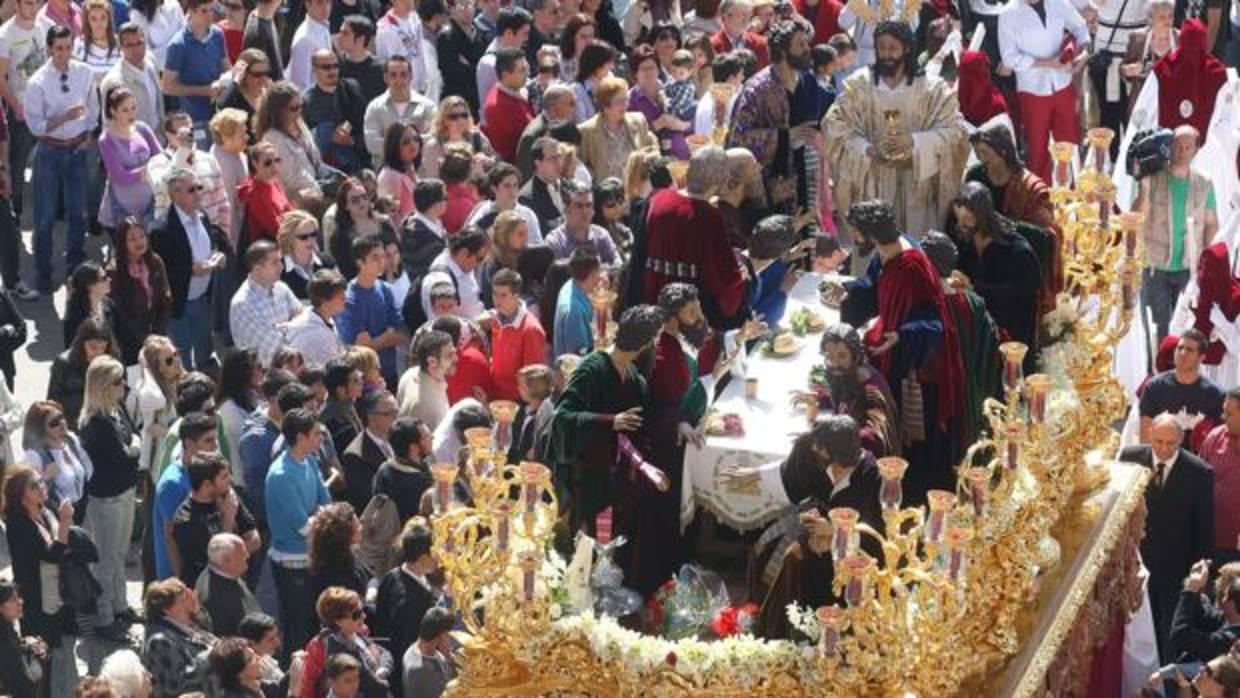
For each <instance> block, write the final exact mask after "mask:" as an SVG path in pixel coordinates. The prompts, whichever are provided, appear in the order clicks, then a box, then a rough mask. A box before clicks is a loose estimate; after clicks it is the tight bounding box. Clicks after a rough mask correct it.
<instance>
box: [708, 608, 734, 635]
mask: <svg viewBox="0 0 1240 698" xmlns="http://www.w3.org/2000/svg"><path fill="white" fill-rule="evenodd" d="M739 613H740V611H738V610H737V609H736V608H733V607H731V606H729V607H728V608H725V609H723V610H722V611H720V612H719V613H717V614H715V617H714V618H713V619H712V620H711V621H710V629H711V630H712V631H713V632H714V633H715V635H716V636H717V637H720V638H725V637H731V636H733V635H735V634H737V633H738V632H740V629H741V628H740V623H739V622H738V619H737V616H738V614H739Z"/></svg>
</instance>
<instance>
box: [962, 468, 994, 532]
mask: <svg viewBox="0 0 1240 698" xmlns="http://www.w3.org/2000/svg"><path fill="white" fill-rule="evenodd" d="M966 478H967V479H968V482H969V499H971V500H972V502H973V516H975V517H977V518H979V519H982V518H985V516H986V506H987V504H989V503H990V468H983V467H981V466H974V467H972V468H969V472H968V473H967V474H966Z"/></svg>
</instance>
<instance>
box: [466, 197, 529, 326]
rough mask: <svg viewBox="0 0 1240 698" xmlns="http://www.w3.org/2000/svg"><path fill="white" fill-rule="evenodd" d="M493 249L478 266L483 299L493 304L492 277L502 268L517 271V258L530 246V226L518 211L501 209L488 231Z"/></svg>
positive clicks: (479, 285) (479, 286) (480, 290)
mask: <svg viewBox="0 0 1240 698" xmlns="http://www.w3.org/2000/svg"><path fill="white" fill-rule="evenodd" d="M487 232H488V234H489V235H490V236H491V249H490V252H488V253H487V258H486V259H484V260H482V264H480V265H479V266H478V288H479V292H480V293H481V294H482V299H483V300H484V301H485V302H486V304H487V305H488V306H490V305H491V279H492V278H493V277H494V276H495V274H496V272H498V271H499V270H500V269H511V270H513V271H517V260H518V258H519V257H520V256H521V252H522V251H523V250H525V248H526V247H528V246H529V242H530V228H529V225H528V224H527V223H526V222H525V218H523V217H522V216H521V214H520V213H517V212H516V211H501V212H500V214H499V215H498V216H496V217H495V222H494V223H492V224H491V228H490V230H488V231H487Z"/></svg>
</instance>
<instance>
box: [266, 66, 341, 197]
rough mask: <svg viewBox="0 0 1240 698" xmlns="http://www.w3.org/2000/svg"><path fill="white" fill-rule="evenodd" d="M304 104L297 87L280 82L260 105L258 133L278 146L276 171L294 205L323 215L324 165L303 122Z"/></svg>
mask: <svg viewBox="0 0 1240 698" xmlns="http://www.w3.org/2000/svg"><path fill="white" fill-rule="evenodd" d="M304 104H305V103H304V101H303V100H302V97H301V92H300V91H299V90H298V89H297V86H296V85H294V84H293V83H291V82H277V83H276V84H274V85H272V86H271V88H270V89H268V90H267V94H266V95H265V96H264V98H263V100H262V101H261V102H260V103H259V105H258V113H257V114H256V115H255V117H254V130H255V131H256V132H257V133H258V138H259V140H263V141H267V142H268V143H271V144H272V145H274V146H275V148H276V154H277V155H278V156H279V157H278V159H277V160H276V171H277V172H278V174H279V176H280V182H281V184H283V185H284V190H285V191H286V192H288V195H289V199H290V200H291V201H292V203H293V204H294V205H295V206H296V207H297V208H301V209H305V210H307V211H310V212H312V213H314V214H315V215H319V214H322V212H323V209H324V208H326V205H325V204H324V202H323V187H322V186H320V184H319V180H318V178H319V173H320V171H321V170H323V168H324V165H323V158H322V156H320V154H319V147H318V146H317V145H315V144H314V135H313V134H311V133H310V129H309V128H307V127H306V122H305V121H303V120H302V118H301V110H302V107H303V106H304Z"/></svg>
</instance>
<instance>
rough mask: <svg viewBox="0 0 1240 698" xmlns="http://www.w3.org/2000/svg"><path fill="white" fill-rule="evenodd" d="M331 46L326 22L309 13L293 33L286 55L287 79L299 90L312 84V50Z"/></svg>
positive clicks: (306, 88)
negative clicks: (291, 43) (287, 54)
mask: <svg viewBox="0 0 1240 698" xmlns="http://www.w3.org/2000/svg"><path fill="white" fill-rule="evenodd" d="M331 47H332V34H331V30H330V29H328V27H327V25H326V24H323V23H321V22H319V21H317V20H315V19H314V18H313V17H310V16H309V15H307V16H306V19H305V21H304V22H302V23H301V26H300V27H297V31H296V32H295V33H294V34H293V45H292V47H291V48H290V49H289V56H288V76H287V77H288V80H289V82H292V83H293V84H294V85H296V86H297V88H298V89H299V90H308V89H310V88H311V87H313V86H314V66H313V65H312V63H313V56H314V52H315V51H318V50H319V49H323V48H326V49H330V48H331Z"/></svg>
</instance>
